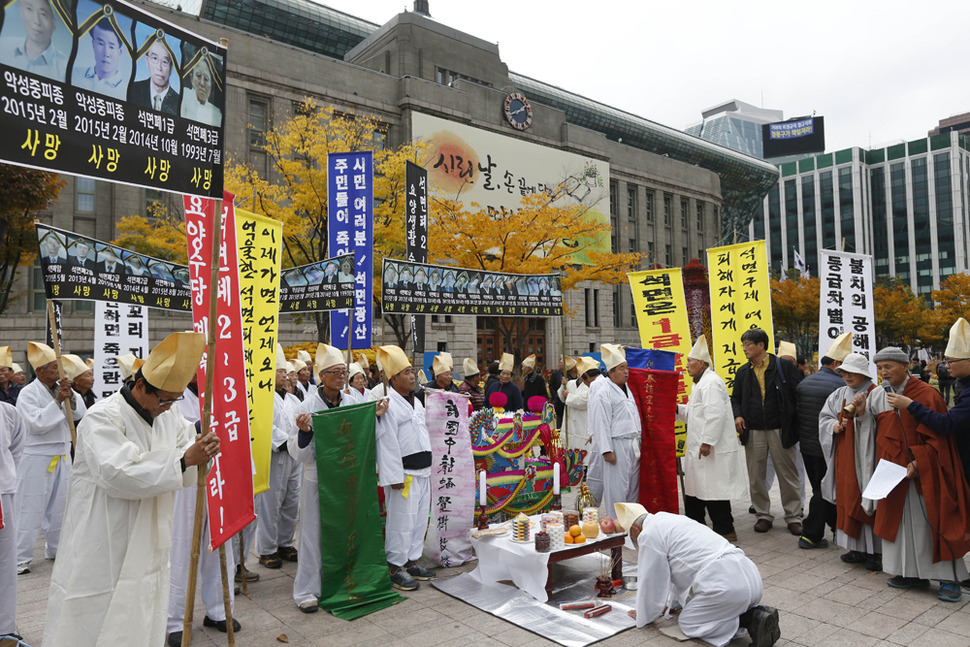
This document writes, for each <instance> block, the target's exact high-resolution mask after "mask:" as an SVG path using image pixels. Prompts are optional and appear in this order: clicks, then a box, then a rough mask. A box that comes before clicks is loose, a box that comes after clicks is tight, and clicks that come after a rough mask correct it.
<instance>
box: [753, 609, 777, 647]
mask: <svg viewBox="0 0 970 647" xmlns="http://www.w3.org/2000/svg"><path fill="white" fill-rule="evenodd" d="M751 611H752V613H751V623H750V624H749V625H748V636H750V637H751V647H771V646H772V645H774V644H775V642H777V640H778V639H779V638H781V628H780V627H779V626H778V609H775V608H774V607H763V606H760V605H759V606H756V607H755V608H754V609H752V610H751Z"/></svg>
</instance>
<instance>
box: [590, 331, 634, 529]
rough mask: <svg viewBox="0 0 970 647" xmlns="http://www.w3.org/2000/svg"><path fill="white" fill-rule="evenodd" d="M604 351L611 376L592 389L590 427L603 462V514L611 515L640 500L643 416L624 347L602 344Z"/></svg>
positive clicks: (601, 503)
mask: <svg viewBox="0 0 970 647" xmlns="http://www.w3.org/2000/svg"><path fill="white" fill-rule="evenodd" d="M600 352H601V354H602V357H603V363H604V364H606V370H607V373H608V374H607V377H606V378H605V379H599V380H597V381H596V384H597V385H598V386H597V387H596V388H593V387H591V388H590V394H589V426H590V431H591V432H592V434H593V447H594V451H596V452H598V453H599V454H600V455H601V456H602V459H603V497H602V500H601V501H600V514H601V515H608V514H609V512H610V511H611V510H613V504H615V503H620V502H622V501H637V500H639V494H640V413H639V411H637V403H636V401H635V400H634V399H633V391H632V390H631V389H630V388H629V387H628V386H627V380H629V378H630V368H629V366H628V365H627V362H626V352H625V351H624V350H623V347H622V346H619V345H617V344H602V345H601V346H600ZM600 382H602V385H600ZM594 496H595V495H594Z"/></svg>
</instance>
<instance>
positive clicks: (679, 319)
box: [627, 267, 692, 456]
mask: <svg viewBox="0 0 970 647" xmlns="http://www.w3.org/2000/svg"><path fill="white" fill-rule="evenodd" d="M627 276H628V278H629V281H630V289H631V290H632V291H633V307H634V309H635V310H636V314H637V328H638V329H639V330H640V345H641V346H643V347H644V348H655V349H660V350H668V351H673V352H674V353H675V359H674V362H675V363H674V368H673V370H675V371H678V372H679V373H680V377H679V378H678V384H677V403H678V404H687V399H688V397H689V396H690V387H691V384H692V383H691V381H690V380H688V379H687V377H688V376H687V353H689V352H690V348H691V345H692V344H691V338H690V321H689V320H688V318H687V300H686V299H685V298H684V280H683V277H682V276H681V272H680V268H679V267H678V268H673V269H666V270H650V271H648V272H633V273H631V274H628V275H627ZM631 368H632V365H631ZM674 436H675V439H676V441H675V443H676V447H677V456H683V455H684V445H685V443H686V442H687V427H686V425H684V423H682V422H678V423H676V429H675V432H674Z"/></svg>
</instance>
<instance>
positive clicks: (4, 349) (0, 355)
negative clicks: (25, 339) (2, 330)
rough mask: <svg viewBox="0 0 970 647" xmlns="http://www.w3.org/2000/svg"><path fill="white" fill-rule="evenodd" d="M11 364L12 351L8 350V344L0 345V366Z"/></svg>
mask: <svg viewBox="0 0 970 647" xmlns="http://www.w3.org/2000/svg"><path fill="white" fill-rule="evenodd" d="M12 365H13V353H11V352H10V346H0V366H12Z"/></svg>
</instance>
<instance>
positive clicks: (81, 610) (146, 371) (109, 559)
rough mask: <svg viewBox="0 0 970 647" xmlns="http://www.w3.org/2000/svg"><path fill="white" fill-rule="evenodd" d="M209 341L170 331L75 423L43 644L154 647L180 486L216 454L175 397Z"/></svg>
mask: <svg viewBox="0 0 970 647" xmlns="http://www.w3.org/2000/svg"><path fill="white" fill-rule="evenodd" d="M204 345H205V338H204V336H203V335H202V334H200V333H173V334H172V335H169V336H168V337H167V338H166V339H165V340H164V341H163V342H162V343H161V344H159V345H158V346H157V347H156V348H155V349H154V350H153V351H152V352H151V354H150V355H149V357H148V360H147V361H146V362H145V365H144V366H143V367H142V368H141V370H140V371H139V373H137V374H136V376H135V381H134V385H133V386H129V385H125V386H124V387H122V389H121V390H120V391H118V392H117V393H115V394H114V395H112V396H110V397H108V398H106V399H104V400H102V401H101V402H98V403H97V404H95V406H93V407H91V410H90V411H89V412H88V414H87V416H85V418H84V420H83V421H82V422H81V426H80V428H79V429H78V436H77V437H78V443H77V448H76V453H75V456H76V464H75V466H74V470H73V472H72V474H71V484H70V492H71V493H70V496H69V497H68V504H67V510H66V513H65V518H64V531H65V533H66V536H68V537H70V538H71V541H70V542H68V543H66V544H65V545H64V546H62V548H61V551H60V554H59V555H58V556H57V561H56V562H54V571H53V573H52V575H51V584H50V594H49V596H48V605H47V622H46V624H45V636H44V646H45V647H59V646H61V645H65V646H67V645H69V646H71V647H88V646H91V647H94V646H95V645H97V646H102V645H125V646H126V647H149V646H151V647H158V646H160V645H162V644H163V643H164V640H165V638H164V636H165V625H166V619H167V616H168V592H169V590H168V589H169V551H170V549H171V539H172V512H173V504H174V499H175V494H174V493H175V492H176V491H177V490H179V489H181V488H182V487H185V486H186V485H190V484H192V483H195V482H196V480H197V475H196V469H195V466H197V465H202V466H204V465H206V464H207V462H208V461H209V460H210V459H211V458H213V457H214V456H215V455H216V454H218V453H219V438H218V436H216V435H215V433H212V432H210V433H208V434H206V435H205V436H204V437H198V436H196V433H195V428H194V426H193V425H192V424H191V423H190V422H188V421H187V420H186V419H185V418H184V417H183V416H182V414H181V413H180V412H179V411H178V409H177V408H173V406H172V405H173V404H175V403H176V402H178V401H179V399H180V398H181V397H182V393H183V391H184V390H185V387H186V385H187V384H188V383H189V379H190V378H191V377H192V375H193V374H195V372H196V370H197V369H198V365H199V359H200V358H201V357H202V349H203V346H204Z"/></svg>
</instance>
